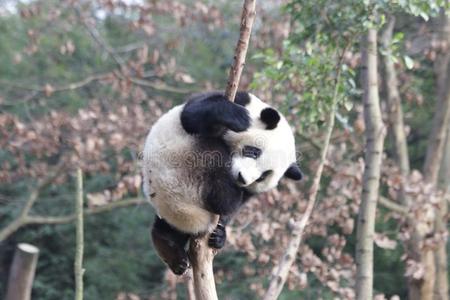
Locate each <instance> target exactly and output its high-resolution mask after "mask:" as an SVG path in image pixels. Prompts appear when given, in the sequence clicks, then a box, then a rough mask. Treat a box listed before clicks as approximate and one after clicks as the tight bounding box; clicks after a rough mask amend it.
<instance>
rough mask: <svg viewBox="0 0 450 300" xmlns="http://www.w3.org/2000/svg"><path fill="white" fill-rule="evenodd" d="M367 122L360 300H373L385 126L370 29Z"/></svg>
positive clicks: (366, 72)
mask: <svg viewBox="0 0 450 300" xmlns="http://www.w3.org/2000/svg"><path fill="white" fill-rule="evenodd" d="M362 47H363V49H362V50H363V51H362V54H363V55H362V57H363V63H364V66H365V68H364V70H363V83H364V99H363V101H364V120H365V123H366V148H365V157H364V160H365V169H364V178H363V188H362V196H361V206H360V210H359V214H358V224H357V241H356V299H359V300H367V299H372V298H373V237H374V231H375V216H376V208H377V200H378V193H379V186H380V171H381V170H380V169H381V161H382V154H383V142H384V135H385V134H384V125H383V121H382V119H381V110H380V101H379V97H378V69H377V31H376V30H375V29H369V30H368V32H367V35H366V37H365V39H364V41H363V43H362Z"/></svg>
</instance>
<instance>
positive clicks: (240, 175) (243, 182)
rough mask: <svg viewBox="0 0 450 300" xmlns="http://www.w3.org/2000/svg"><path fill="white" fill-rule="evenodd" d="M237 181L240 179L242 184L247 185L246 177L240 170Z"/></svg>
mask: <svg viewBox="0 0 450 300" xmlns="http://www.w3.org/2000/svg"><path fill="white" fill-rule="evenodd" d="M237 181H238V182H239V183H240V184H242V185H246V184H247V182H246V181H245V179H244V177H242V174H241V172H239V174H238V178H237Z"/></svg>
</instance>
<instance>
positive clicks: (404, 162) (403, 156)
mask: <svg viewBox="0 0 450 300" xmlns="http://www.w3.org/2000/svg"><path fill="white" fill-rule="evenodd" d="M394 25H395V18H394V17H393V16H391V17H390V18H389V22H388V24H387V26H386V29H385V31H384V32H383V35H382V38H381V42H382V43H383V46H384V48H385V50H386V55H385V56H384V60H383V61H384V71H385V74H386V77H385V81H386V92H387V98H386V104H387V111H388V115H389V127H390V132H392V136H393V139H394V145H395V156H396V160H397V162H398V165H399V167H400V173H401V175H402V177H403V180H405V179H406V178H407V177H408V175H409V172H410V166H409V155H408V146H407V142H406V134H405V125H404V123H403V110H402V103H401V99H400V93H399V90H398V80H397V71H396V70H395V66H394V61H393V59H392V51H391V43H392V34H393V32H394ZM402 194H404V193H402ZM403 196H404V195H402V197H401V198H402V202H403V204H407V203H405V202H408V201H406V199H405V198H404V197H403Z"/></svg>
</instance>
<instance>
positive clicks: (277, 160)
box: [224, 94, 296, 193]
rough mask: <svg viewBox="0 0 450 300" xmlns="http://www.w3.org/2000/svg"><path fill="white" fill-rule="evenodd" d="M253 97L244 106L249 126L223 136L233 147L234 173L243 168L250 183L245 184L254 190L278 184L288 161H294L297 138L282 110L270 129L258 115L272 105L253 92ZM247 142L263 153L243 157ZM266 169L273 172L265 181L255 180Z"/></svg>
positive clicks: (289, 162) (235, 174) (243, 172)
mask: <svg viewBox="0 0 450 300" xmlns="http://www.w3.org/2000/svg"><path fill="white" fill-rule="evenodd" d="M250 98H251V101H250V103H249V104H247V105H246V106H245V108H246V109H247V110H248V111H249V114H250V117H251V120H252V124H251V126H250V128H248V129H247V130H246V131H244V132H239V133H237V132H233V131H227V133H226V134H225V136H224V139H225V141H227V142H228V144H229V145H231V148H232V149H233V150H234V156H233V159H232V168H231V172H232V174H233V177H235V178H237V176H238V173H239V172H240V173H241V175H242V177H243V178H244V179H245V181H246V182H250V183H251V184H250V185H246V186H245V187H246V188H247V189H248V190H250V191H251V192H253V193H261V192H265V191H268V190H270V189H272V188H274V187H276V186H277V184H278V182H279V181H280V179H281V177H283V175H284V172H285V171H286V169H287V168H288V167H289V165H290V164H292V163H293V162H295V160H296V153H295V140H294V135H293V134H292V130H291V127H290V126H289V124H288V122H287V121H286V119H285V118H284V116H283V115H282V114H279V115H280V121H279V122H278V124H277V126H276V127H275V128H274V129H271V130H267V129H266V124H264V123H263V122H262V121H261V120H260V118H259V115H260V113H261V111H262V110H263V109H264V108H267V107H270V106H269V105H268V104H267V103H264V102H263V101H261V100H260V99H259V98H257V97H256V96H255V95H253V94H250ZM245 145H252V146H256V147H257V148H259V149H261V150H262V152H261V156H259V157H258V158H257V159H252V158H249V157H244V156H243V155H242V151H241V150H242V148H243V147H244V146H245ZM266 170H272V171H273V172H272V174H270V175H269V176H268V178H267V179H266V180H265V181H263V182H260V183H258V182H255V180H256V179H257V178H258V177H259V176H260V175H261V174H262V173H263V172H264V171H266Z"/></svg>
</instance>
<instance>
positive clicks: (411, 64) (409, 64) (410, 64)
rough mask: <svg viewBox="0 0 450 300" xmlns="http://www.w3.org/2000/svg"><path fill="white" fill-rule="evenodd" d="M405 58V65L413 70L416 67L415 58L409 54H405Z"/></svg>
mask: <svg viewBox="0 0 450 300" xmlns="http://www.w3.org/2000/svg"><path fill="white" fill-rule="evenodd" d="M403 60H404V61H405V65H406V68H407V69H408V70H411V69H412V68H414V60H413V59H412V58H411V57H409V56H408V55H405V56H403Z"/></svg>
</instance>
